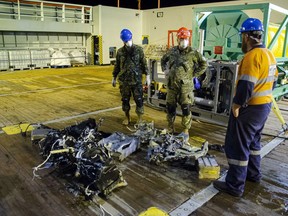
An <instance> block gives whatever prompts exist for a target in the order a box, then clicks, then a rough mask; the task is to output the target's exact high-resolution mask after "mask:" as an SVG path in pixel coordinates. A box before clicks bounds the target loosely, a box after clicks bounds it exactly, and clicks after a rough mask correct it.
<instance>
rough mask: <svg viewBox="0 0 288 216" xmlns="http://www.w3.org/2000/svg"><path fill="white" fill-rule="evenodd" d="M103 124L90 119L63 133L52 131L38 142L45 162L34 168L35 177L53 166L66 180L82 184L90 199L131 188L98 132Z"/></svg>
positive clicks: (61, 131)
mask: <svg viewBox="0 0 288 216" xmlns="http://www.w3.org/2000/svg"><path fill="white" fill-rule="evenodd" d="M101 122H102V120H100V122H99V123H98V124H97V123H96V121H95V120H94V119H88V120H86V121H83V122H81V123H80V124H77V125H73V126H70V127H67V128H64V129H63V130H54V129H51V131H50V132H48V134H47V136H46V137H45V138H43V139H41V140H39V142H38V144H39V147H40V153H41V155H42V156H43V157H44V158H45V161H44V162H43V163H42V164H40V165H38V166H37V167H35V168H34V176H36V177H39V176H38V175H37V174H36V171H38V170H39V169H40V168H42V167H44V168H49V167H52V166H53V167H55V168H56V169H57V170H58V171H59V173H61V174H62V175H64V177H69V180H71V181H72V182H74V183H77V184H80V185H82V188H83V192H84V193H85V195H86V196H91V195H95V194H99V195H104V196H107V195H109V194H110V193H111V192H112V190H114V189H115V188H117V187H120V186H125V185H127V183H126V182H125V180H124V179H123V176H122V173H121V171H120V170H119V169H118V168H117V166H116V164H115V163H114V160H113V159H112V157H111V155H110V152H109V151H108V149H106V148H103V146H101V145H100V144H99V141H100V140H101V139H103V135H102V133H101V132H99V131H98V127H99V126H100V125H101ZM34 143H35V140H34Z"/></svg>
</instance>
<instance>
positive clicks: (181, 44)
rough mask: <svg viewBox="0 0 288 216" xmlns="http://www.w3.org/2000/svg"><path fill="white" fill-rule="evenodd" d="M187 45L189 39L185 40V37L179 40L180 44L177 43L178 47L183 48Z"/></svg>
mask: <svg viewBox="0 0 288 216" xmlns="http://www.w3.org/2000/svg"><path fill="white" fill-rule="evenodd" d="M188 45H189V40H186V39H184V40H180V44H179V46H180V48H182V49H185V48H187V47H188Z"/></svg>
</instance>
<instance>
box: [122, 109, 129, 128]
mask: <svg viewBox="0 0 288 216" xmlns="http://www.w3.org/2000/svg"><path fill="white" fill-rule="evenodd" d="M125 116H126V118H125V119H124V120H123V121H122V124H123V125H125V126H128V125H129V124H130V122H131V118H130V114H129V112H127V113H125Z"/></svg>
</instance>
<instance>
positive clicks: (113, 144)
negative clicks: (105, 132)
mask: <svg viewBox="0 0 288 216" xmlns="http://www.w3.org/2000/svg"><path fill="white" fill-rule="evenodd" d="M98 144H99V145H102V146H105V147H106V148H107V149H108V150H109V151H110V152H111V154H112V156H114V157H116V158H118V159H119V160H120V161H123V160H124V159H125V158H126V157H128V156H129V155H130V154H132V153H133V152H135V151H136V150H137V149H139V147H140V139H139V137H137V136H133V135H132V136H127V135H125V134H124V133H121V132H115V133H113V134H112V135H110V136H109V137H107V138H103V139H102V140H100V141H99V143H98Z"/></svg>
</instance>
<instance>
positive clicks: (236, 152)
mask: <svg viewBox="0 0 288 216" xmlns="http://www.w3.org/2000/svg"><path fill="white" fill-rule="evenodd" d="M263 32H264V29H263V25H262V22H261V21H260V20H258V19H255V18H248V19H247V20H245V21H244V22H243V24H242V27H241V29H240V33H241V37H242V51H243V53H244V54H245V55H244V58H243V59H242V61H241V62H240V65H239V71H238V76H237V83H236V92H235V96H234V98H233V104H232V112H231V114H230V117H229V122H228V128H227V133H226V137H225V153H226V157H227V160H228V164H229V169H228V172H227V176H226V179H225V182H223V181H215V182H213V185H214V187H215V188H216V189H218V190H219V191H222V192H226V193H228V194H230V195H232V196H236V197H240V196H242V195H243V192H244V186H245V182H246V180H247V181H251V182H260V180H261V170H260V162H261V155H260V150H261V144H260V139H261V131H262V129H263V127H264V125H265V122H266V120H267V117H268V115H269V113H270V110H271V102H272V97H273V96H272V89H273V84H274V83H275V82H276V80H277V76H278V71H277V68H276V60H275V57H274V56H273V54H272V52H271V51H270V50H268V49H267V48H265V45H264V44H263V43H262V37H263Z"/></svg>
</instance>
